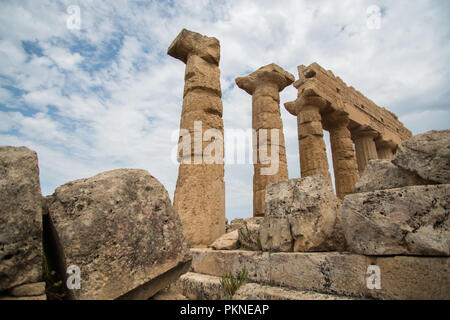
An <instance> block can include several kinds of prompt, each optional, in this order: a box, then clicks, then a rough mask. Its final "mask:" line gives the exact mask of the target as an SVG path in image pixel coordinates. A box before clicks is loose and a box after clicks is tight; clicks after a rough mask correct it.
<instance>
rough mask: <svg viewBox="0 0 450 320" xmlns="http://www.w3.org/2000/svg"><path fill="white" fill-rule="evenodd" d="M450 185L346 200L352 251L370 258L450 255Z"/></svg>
mask: <svg viewBox="0 0 450 320" xmlns="http://www.w3.org/2000/svg"><path fill="white" fill-rule="evenodd" d="M449 207H450V185H448V184H447V185H431V186H413V187H404V188H397V189H389V190H381V191H374V192H367V193H357V194H353V195H349V196H347V197H345V200H344V203H343V209H342V211H343V226H344V232H345V237H346V239H347V242H348V245H349V249H350V250H351V251H352V252H356V253H361V254H366V255H426V256H449V255H450V218H449V209H448V208H449Z"/></svg>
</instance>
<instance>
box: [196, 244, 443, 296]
mask: <svg viewBox="0 0 450 320" xmlns="http://www.w3.org/2000/svg"><path fill="white" fill-rule="evenodd" d="M191 253H192V256H193V260H192V265H191V272H194V273H201V274H205V275H211V276H216V277H220V276H222V275H223V274H225V273H228V272H232V273H233V274H234V275H236V274H237V273H239V272H240V271H241V270H242V268H243V267H244V266H245V267H246V269H247V270H248V278H249V281H251V282H255V283H258V284H262V285H269V286H272V287H283V288H291V289H294V290H298V291H307V292H318V293H323V294H331V295H335V296H345V297H353V298H368V299H425V300H427V299H433V300H434V299H445V300H448V299H450V258H448V257H415V256H414V257H413V256H392V257H369V256H363V255H358V254H351V253H338V252H315V253H269V252H255V251H243V250H230V251H224V250H223V251H221V250H212V249H204V248H201V249H200V248H198V249H191ZM371 265H375V266H376V267H371V268H373V269H374V270H376V269H378V268H379V272H380V274H379V275H380V286H381V289H377V288H373V289H369V288H368V282H369V281H368V280H369V277H370V274H368V267H369V266H371ZM372 278H373V276H372ZM211 279H212V278H211ZM212 283H213V282H211V285H212ZM369 284H370V283H369Z"/></svg>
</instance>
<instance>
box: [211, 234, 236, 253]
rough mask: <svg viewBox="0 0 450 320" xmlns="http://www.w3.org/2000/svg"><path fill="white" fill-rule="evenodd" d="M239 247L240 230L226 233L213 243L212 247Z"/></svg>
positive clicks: (230, 248) (220, 248) (224, 248)
mask: <svg viewBox="0 0 450 320" xmlns="http://www.w3.org/2000/svg"><path fill="white" fill-rule="evenodd" d="M238 247H239V235H238V230H235V231H232V232H230V233H225V234H224V235H222V236H221V237H220V238H219V239H217V240H216V241H214V242H213V243H212V244H211V248H213V249H215V250H235V249H237V248H238Z"/></svg>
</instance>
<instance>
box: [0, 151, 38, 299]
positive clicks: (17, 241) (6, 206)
mask: <svg viewBox="0 0 450 320" xmlns="http://www.w3.org/2000/svg"><path fill="white" fill-rule="evenodd" d="M41 280H42V195H41V187H40V185H39V168H38V159H37V155H36V152H34V151H31V150H30V149H28V148H26V147H0V291H3V290H6V289H9V288H12V287H16V286H19V285H21V284H25V283H32V282H39V281H41Z"/></svg>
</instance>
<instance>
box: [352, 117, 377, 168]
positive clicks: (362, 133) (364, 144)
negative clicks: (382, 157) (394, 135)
mask: <svg viewBox="0 0 450 320" xmlns="http://www.w3.org/2000/svg"><path fill="white" fill-rule="evenodd" d="M377 136H378V133H377V132H376V131H375V130H373V129H372V128H370V127H369V126H365V125H364V126H359V127H358V128H356V129H355V130H353V131H352V139H353V141H354V142H355V149H356V160H357V161H358V169H359V174H360V175H361V174H362V173H363V172H364V169H365V168H366V165H367V164H368V163H369V160H374V159H378V154H377V148H376V145H375V140H374V139H375V138H376V137H377Z"/></svg>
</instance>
